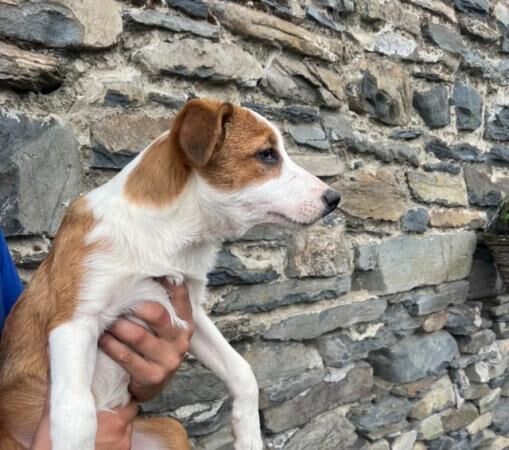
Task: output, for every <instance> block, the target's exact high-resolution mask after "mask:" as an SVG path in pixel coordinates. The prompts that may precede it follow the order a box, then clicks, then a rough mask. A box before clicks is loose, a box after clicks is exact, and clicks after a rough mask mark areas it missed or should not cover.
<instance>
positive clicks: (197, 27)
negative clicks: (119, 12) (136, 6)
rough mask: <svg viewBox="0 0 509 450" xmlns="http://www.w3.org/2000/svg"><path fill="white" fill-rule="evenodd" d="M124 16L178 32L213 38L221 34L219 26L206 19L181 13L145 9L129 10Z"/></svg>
mask: <svg viewBox="0 0 509 450" xmlns="http://www.w3.org/2000/svg"><path fill="white" fill-rule="evenodd" d="M124 16H125V17H126V18H127V19H128V20H130V21H131V22H133V23H136V24H139V25H146V26H150V27H157V28H162V29H165V30H170V31H175V32H177V33H186V32H188V33H192V34H195V35H196V36H201V37H206V38H211V37H218V36H219V26H218V25H213V24H211V23H209V22H206V21H199V20H192V19H189V18H188V17H185V16H182V15H180V14H172V13H170V12H168V13H164V12H162V11H156V10H150V9H145V10H143V11H134V10H133V11H127V12H126V13H124Z"/></svg>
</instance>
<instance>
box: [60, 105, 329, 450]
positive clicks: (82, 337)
mask: <svg viewBox="0 0 509 450" xmlns="http://www.w3.org/2000/svg"><path fill="white" fill-rule="evenodd" d="M253 114H255V113H253ZM255 115H256V114H255ZM256 117H257V118H258V120H261V121H264V123H267V124H268V122H267V121H266V120H265V119H264V118H263V117H261V116H258V115H256ZM269 125H270V124H269ZM270 126H272V125H270ZM273 129H274V131H275V133H276V135H277V136H278V151H279V153H280V154H281V155H282V158H283V163H282V171H281V175H280V176H279V177H277V178H274V179H272V180H269V181H267V182H264V183H261V184H257V185H256V186H250V187H246V188H244V189H242V190H240V191H237V192H233V193H225V192H222V191H219V190H218V189H215V188H214V187H212V186H210V185H208V184H207V183H206V182H205V181H204V180H203V179H201V178H200V177H199V176H198V175H196V174H193V175H192V176H191V178H190V180H189V181H188V183H187V185H186V187H185V190H184V192H183V193H182V194H181V195H180V196H179V197H178V199H177V200H176V201H175V202H174V203H173V204H172V205H171V206H169V207H167V208H166V209H161V208H151V207H141V206H136V205H133V204H132V203H130V202H128V201H127V199H126V198H125V196H124V195H123V190H124V185H125V181H126V179H127V176H128V174H129V173H130V172H131V171H132V170H133V168H134V167H135V166H136V165H137V164H138V162H139V161H140V158H142V157H143V153H142V154H141V155H139V156H138V157H137V158H136V159H135V160H133V161H132V162H131V163H130V164H129V165H128V166H127V167H126V168H125V169H124V170H123V171H122V172H120V173H119V174H118V175H117V176H116V177H114V178H113V179H112V180H110V181H109V182H108V183H106V184H105V185H103V186H101V187H99V188H97V189H95V190H94V191H92V192H90V193H89V194H87V195H86V201H87V202H88V204H89V206H90V207H91V209H92V211H93V214H94V218H95V219H96V221H97V225H96V226H95V228H94V229H93V230H92V231H91V233H90V234H89V236H88V237H87V240H88V242H89V243H94V242H97V243H100V248H102V250H101V251H98V252H96V253H94V254H93V255H92V256H91V257H90V258H89V259H88V261H87V263H86V268H85V269H86V276H85V279H84V281H83V285H82V288H81V293H80V297H79V299H78V300H79V303H78V308H77V310H76V312H75V317H74V319H73V321H72V322H70V323H69V324H65V325H62V326H60V327H59V328H57V329H56V330H54V331H53V332H52V334H51V337H50V351H51V355H52V357H51V371H52V374H53V375H52V397H51V410H52V417H51V418H52V422H53V424H52V429H51V435H52V439H53V442H54V449H56V450H64V449H65V450H67V449H78V448H79V449H80V450H93V436H94V435H95V428H94V426H93V424H92V417H94V418H95V411H94V410H93V404H91V400H90V399H91V397H92V396H91V391H92V392H93V393H94V397H95V401H96V408H97V409H98V410H103V409H110V408H114V407H116V406H119V405H125V404H126V403H127V402H128V401H129V393H128V389H127V388H128V383H129V378H128V376H127V374H126V373H125V371H124V370H123V369H122V368H121V367H120V366H118V365H117V364H116V363H114V362H113V361H112V360H111V359H109V358H108V357H107V356H106V355H105V354H104V353H102V352H101V351H99V352H96V343H97V338H98V336H99V335H100V334H101V333H102V332H103V331H104V330H105V329H106V328H108V327H109V326H110V325H111V324H112V323H113V322H114V321H115V320H116V319H117V318H118V317H119V316H120V315H122V314H126V313H127V312H129V311H130V310H132V309H133V308H134V307H136V305H138V304H139V303H140V302H143V301H147V300H150V301H156V302H158V303H160V304H162V305H164V306H165V307H166V308H167V310H168V312H169V313H170V316H171V318H172V320H173V321H174V322H175V323H176V324H177V325H179V326H185V323H183V322H182V321H181V320H180V319H179V318H178V317H177V316H176V314H175V311H174V309H173V307H172V305H171V303H170V302H169V301H168V298H167V293H166V291H165V290H164V289H163V288H162V287H161V285H160V284H159V283H158V282H156V281H154V277H160V276H166V277H168V278H169V279H171V280H176V281H178V282H182V281H185V282H186V284H187V286H188V289H189V294H190V298H191V302H192V306H193V318H194V321H195V323H196V332H195V334H194V336H193V339H192V342H191V353H192V354H194V355H195V356H196V357H197V358H198V359H199V360H200V361H201V362H202V363H203V364H204V365H205V366H207V367H209V368H210V369H211V370H212V371H213V372H214V373H216V374H217V375H218V376H219V377H220V378H221V379H222V380H223V381H224V382H225V383H226V385H227V387H228V388H229V390H230V392H231V394H232V396H233V429H234V434H235V449H236V450H251V449H252V450H258V449H261V448H263V443H262V439H261V435H260V430H259V417H258V388H257V384H256V380H255V377H254V375H253V372H252V370H251V368H250V367H249V365H248V364H247V363H246V362H245V361H244V360H243V359H242V358H241V357H240V355H238V354H237V353H236V352H235V351H234V350H233V349H232V347H231V346H230V345H229V344H228V342H227V341H226V340H225V339H224V338H223V337H222V335H221V334H220V332H219V331H218V330H217V328H216V327H215V326H214V324H213V323H212V321H210V319H208V317H207V316H206V314H205V311H204V310H203V308H202V306H201V305H202V303H203V299H204V298H205V284H206V275H207V272H208V271H210V270H211V269H212V268H213V265H214V259H215V254H216V251H217V248H218V243H219V242H220V240H222V239H225V238H233V237H236V236H239V235H241V234H242V233H244V232H245V231H246V230H247V229H249V228H250V227H252V226H253V225H256V224H259V223H262V222H265V223H267V222H274V223H287V222H300V223H311V222H313V221H315V220H317V219H318V218H319V217H321V214H322V212H323V210H324V203H323V201H322V199H321V196H322V195H323V193H324V192H325V190H326V189H327V185H325V184H324V183H323V182H321V181H320V180H318V179H317V178H316V177H314V176H312V175H310V174H309V173H307V172H306V171H304V170H303V169H301V168H300V167H298V166H297V165H295V164H294V163H293V162H292V161H290V159H289V157H288V155H287V153H286V151H285V149H284V145H283V140H282V138H281V134H280V132H279V131H278V130H277V129H275V128H274V127H273ZM91 347H93V348H91ZM92 374H93V382H92ZM71 379H72V380H75V381H73V382H72V383H71V382H70V381H69V380H71ZM91 383H92V385H91ZM71 411H72V414H71ZM70 416H72V420H71V421H69V419H70ZM94 423H95V422H94ZM136 448H137V447H136Z"/></svg>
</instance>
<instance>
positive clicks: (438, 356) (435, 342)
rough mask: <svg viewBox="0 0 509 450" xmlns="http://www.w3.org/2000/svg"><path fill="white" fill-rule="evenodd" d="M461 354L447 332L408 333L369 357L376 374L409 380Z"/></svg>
mask: <svg viewBox="0 0 509 450" xmlns="http://www.w3.org/2000/svg"><path fill="white" fill-rule="evenodd" d="M457 354H458V345H457V344H456V341H455V340H454V338H453V337H452V336H451V335H450V334H449V333H447V332H446V331H438V332H437V333H433V334H428V335H424V336H417V335H413V336H409V337H406V338H404V339H402V340H401V341H400V342H398V343H397V344H395V345H394V346H392V347H390V348H388V349H383V350H379V351H377V352H375V353H373V354H372V355H371V356H370V360H371V362H372V364H373V368H374V370H375V374H376V375H377V376H380V377H382V378H384V379H386V380H388V381H392V382H396V383H407V382H409V381H415V380H418V379H420V378H424V377H426V376H430V375H434V374H437V373H439V372H441V371H442V370H444V368H445V367H447V365H448V363H449V362H450V361H452V360H453V359H454V358H455V357H456V356H457Z"/></svg>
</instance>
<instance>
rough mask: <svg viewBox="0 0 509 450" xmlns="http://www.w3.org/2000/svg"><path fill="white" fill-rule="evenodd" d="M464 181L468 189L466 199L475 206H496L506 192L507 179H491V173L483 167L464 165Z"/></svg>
mask: <svg viewBox="0 0 509 450" xmlns="http://www.w3.org/2000/svg"><path fill="white" fill-rule="evenodd" d="M464 172H465V182H466V185H467V191H468V201H469V203H470V204H471V205H476V206H497V205H498V204H499V203H500V201H501V200H502V198H503V192H506V189H507V187H508V186H509V184H508V183H509V181H508V180H507V179H505V180H499V181H497V182H496V183H495V182H493V181H492V179H491V175H490V174H489V172H487V171H486V170H484V169H478V168H475V167H465V169H464Z"/></svg>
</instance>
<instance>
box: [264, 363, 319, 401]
mask: <svg viewBox="0 0 509 450" xmlns="http://www.w3.org/2000/svg"><path fill="white" fill-rule="evenodd" d="M285 360H286V359H285ZM276 364H277V367H279V366H280V365H281V361H277V363H276ZM326 376H327V369H324V368H320V369H311V370H307V371H305V372H302V373H301V374H299V375H296V376H294V377H291V378H285V379H276V381H271V383H270V384H269V385H268V386H266V387H263V388H261V390H260V394H259V408H260V409H267V408H270V407H272V406H275V405H276V404H279V403H283V402H286V401H288V400H290V399H292V398H294V397H296V396H298V395H300V394H302V393H303V392H305V391H306V390H308V389H310V388H311V387H313V386H316V385H317V384H320V383H322V382H323V380H324V378H325V377H326Z"/></svg>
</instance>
